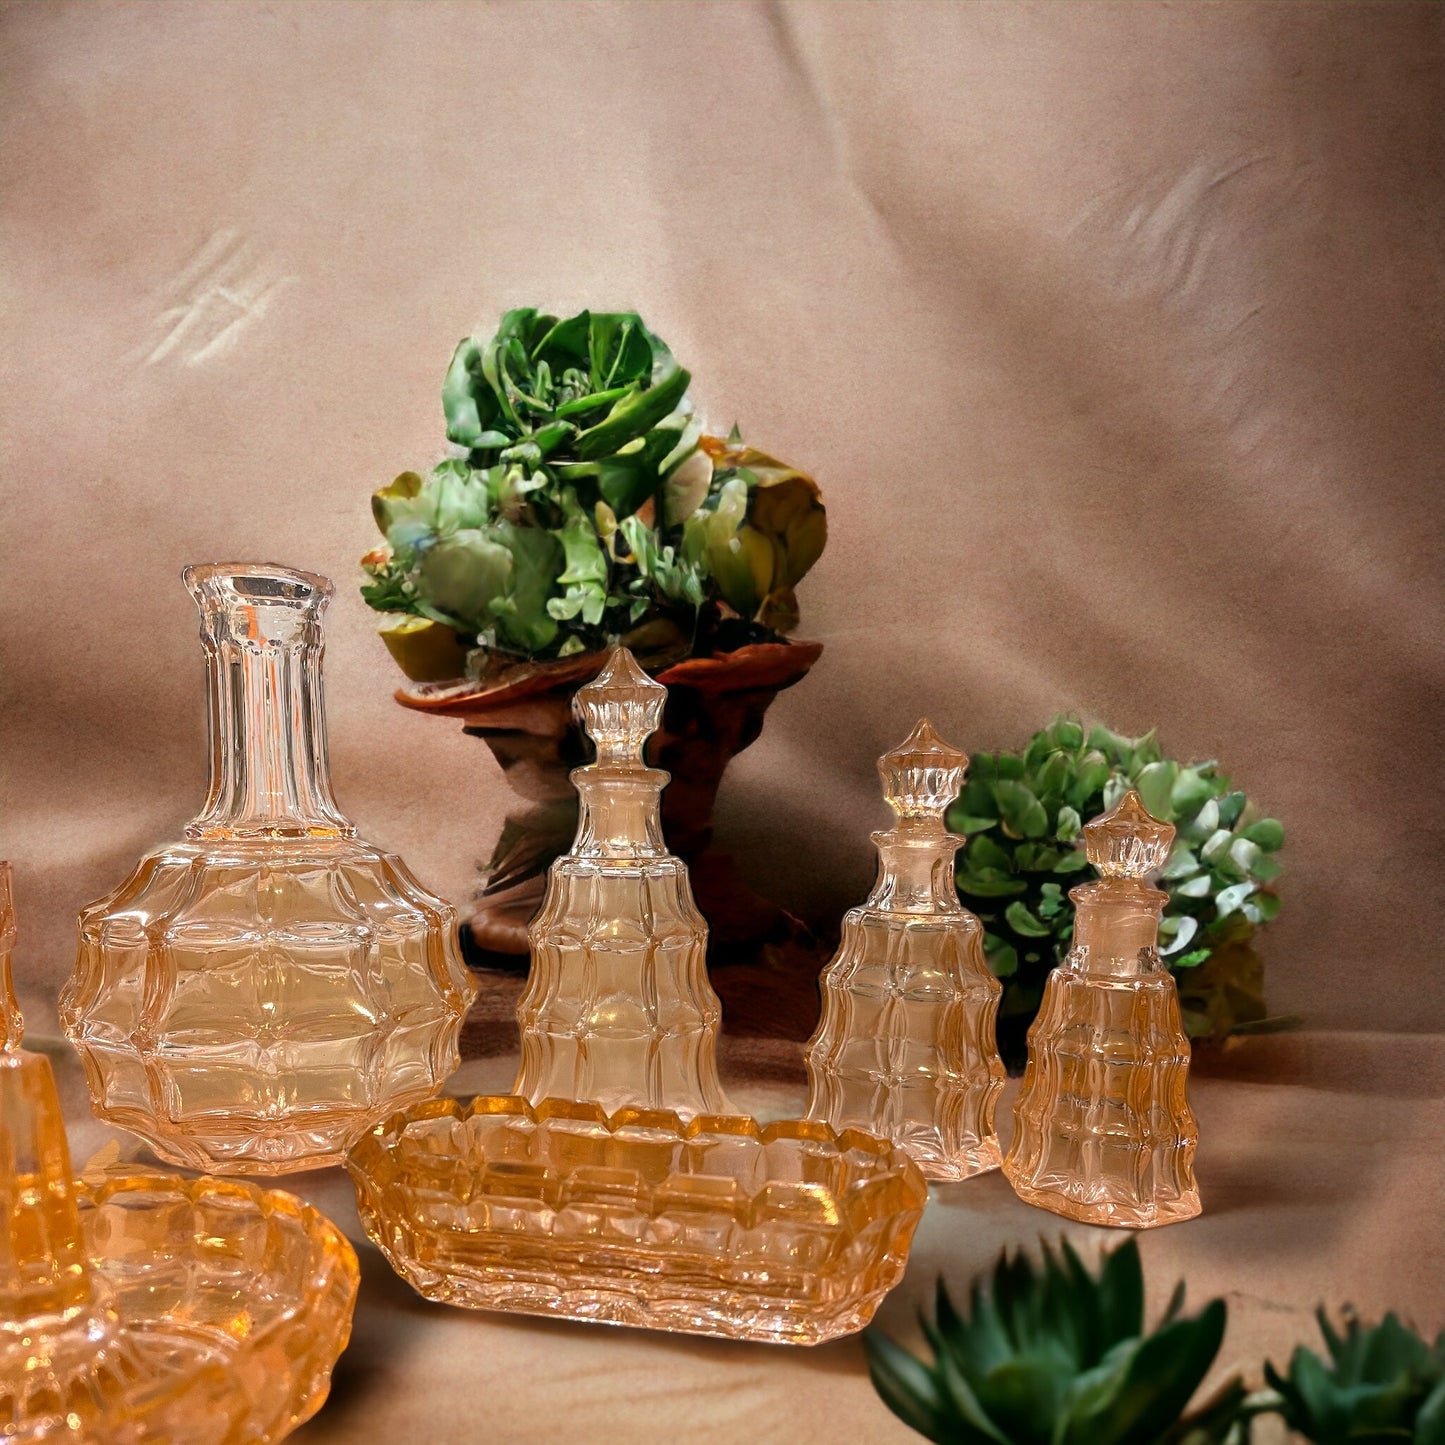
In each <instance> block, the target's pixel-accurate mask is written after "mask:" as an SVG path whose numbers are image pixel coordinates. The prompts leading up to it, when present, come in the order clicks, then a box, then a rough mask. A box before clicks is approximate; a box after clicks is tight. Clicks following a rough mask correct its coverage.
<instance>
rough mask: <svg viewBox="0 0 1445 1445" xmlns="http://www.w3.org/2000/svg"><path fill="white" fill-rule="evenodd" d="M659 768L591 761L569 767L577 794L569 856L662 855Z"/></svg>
mask: <svg viewBox="0 0 1445 1445" xmlns="http://www.w3.org/2000/svg"><path fill="white" fill-rule="evenodd" d="M667 779H668V775H667V774H666V773H665V772H664V771H663V770H662V769H661V768H636V767H632V768H616V767H611V766H608V765H606V764H601V763H594V764H593V765H592V766H591V767H587V768H575V769H574V770H573V772H572V782H573V785H574V786H575V787H576V789H577V797H578V800H579V807H578V815H577V837H576V840H575V841H574V842H573V844H572V856H573V857H574V858H615V859H618V860H624V859H630V858H665V857H666V856H667V844H666V843H665V842H664V841H663V837H662V790H663V788H664V787H665V786H666V784H667Z"/></svg>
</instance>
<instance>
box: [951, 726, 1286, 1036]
mask: <svg viewBox="0 0 1445 1445" xmlns="http://www.w3.org/2000/svg"><path fill="white" fill-rule="evenodd" d="M1130 788H1134V789H1137V790H1138V792H1139V795H1140V797H1142V798H1143V800H1144V805H1145V807H1147V808H1148V809H1149V811H1150V812H1151V813H1152V814H1153V815H1154V816H1155V817H1156V818H1159V819H1161V820H1162V821H1164V822H1169V823H1173V824H1174V826H1175V828H1176V829H1177V830H1178V834H1177V837H1176V839H1175V843H1174V848H1173V851H1172V853H1171V854H1170V857H1169V861H1168V864H1167V866H1166V867H1165V869H1164V872H1163V876H1162V878H1161V880H1160V887H1161V888H1163V889H1164V890H1165V892H1167V893H1168V895H1169V903H1168V906H1167V907H1166V909H1165V912H1164V918H1163V921H1162V923H1161V926H1160V952H1161V954H1162V955H1163V957H1164V960H1165V962H1166V963H1167V964H1168V965H1169V968H1170V970H1171V971H1172V972H1173V973H1174V974H1175V975H1176V977H1177V978H1178V979H1179V984H1180V1001H1181V1004H1182V1006H1183V1010H1184V1022H1185V1027H1186V1028H1187V1029H1188V1031H1189V1033H1190V1034H1191V1035H1192V1036H1194V1037H1215V1038H1222V1037H1224V1036H1225V1035H1227V1034H1229V1033H1231V1032H1235V1031H1237V1030H1239V1029H1240V1028H1241V1027H1242V1026H1249V1025H1257V1024H1259V1023H1261V1022H1263V1021H1264V1020H1265V1019H1266V1010H1265V1006H1264V999H1263V996H1262V988H1261V987H1260V984H1259V973H1260V970H1259V969H1258V967H1257V964H1256V963H1255V961H1254V960H1253V957H1252V955H1251V954H1250V953H1249V952H1248V949H1247V945H1248V943H1249V940H1250V939H1251V938H1252V937H1253V935H1254V931H1255V929H1256V928H1257V927H1258V926H1259V925H1261V924H1263V923H1267V922H1269V920H1270V919H1272V918H1273V917H1274V916H1275V914H1276V913H1277V912H1278V911H1279V898H1278V897H1277V896H1276V895H1275V894H1274V892H1273V891H1272V890H1271V886H1270V885H1272V884H1273V882H1274V880H1275V879H1276V878H1278V876H1279V873H1280V865H1279V862H1278V860H1277V858H1276V857H1275V854H1276V853H1277V852H1278V851H1279V849H1280V848H1281V847H1282V846H1283V844H1284V829H1283V827H1282V826H1281V825H1280V824H1279V823H1278V822H1276V821H1275V820H1274V819H1273V818H1258V817H1256V816H1255V815H1254V812H1253V810H1252V809H1251V807H1250V805H1249V800H1248V798H1246V797H1245V795H1244V794H1243V793H1242V792H1240V791H1239V790H1238V789H1236V788H1234V787H1232V786H1231V784H1230V781H1229V779H1228V777H1226V776H1225V775H1224V774H1223V773H1221V772H1220V771H1219V766H1218V764H1217V763H1213V762H1203V763H1191V764H1185V763H1180V762H1176V761H1175V760H1173V759H1170V758H1166V757H1165V756H1164V754H1163V751H1162V749H1161V748H1160V746H1159V743H1158V741H1157V739H1156V738H1155V736H1154V734H1153V733H1152V732H1151V733H1147V734H1146V735H1145V736H1144V737H1141V738H1128V737H1124V736H1122V735H1121V734H1119V733H1114V732H1110V731H1109V729H1108V728H1104V727H1093V728H1089V729H1086V728H1085V727H1084V726H1083V724H1082V723H1080V722H1078V721H1077V720H1076V719H1074V718H1069V717H1060V718H1056V719H1055V720H1054V721H1053V722H1052V723H1050V724H1049V726H1048V727H1046V728H1045V729H1043V731H1041V732H1038V733H1036V734H1035V735H1034V736H1033V737H1032V738H1031V739H1030V740H1029V743H1028V745H1027V746H1026V747H1025V748H1024V749H1023V751H1022V752H1017V753H1015V752H999V753H977V754H975V755H974V757H973V760H972V762H971V764H970V766H969V776H968V782H967V783H966V784H965V786H964V789H963V792H962V793H961V794H960V795H959V797H958V800H957V801H956V802H955V803H954V805H953V807H952V808H951V809H950V810H949V814H948V823H949V826H950V827H951V828H952V829H953V830H954V831H955V832H957V833H966V834H968V835H970V836H969V841H968V843H967V844H966V846H965V847H964V848H963V849H961V850H960V852H959V855H958V879H957V881H958V890H959V893H960V894H961V896H962V898H963V902H964V905H965V906H966V907H968V908H970V909H972V910H973V911H974V912H975V913H977V914H978V915H979V917H980V919H981V920H982V921H983V924H984V927H985V930H986V936H985V947H986V949H987V951H988V958H989V963H990V965H991V967H992V968H993V971H994V973H995V974H997V975H998V977H999V978H1001V979H1002V980H1003V982H1004V995H1003V1001H1002V1004H1001V1006H1000V1011H999V1038H1000V1044H1001V1046H1002V1047H1003V1049H1004V1053H1005V1057H1006V1059H1008V1060H1009V1061H1010V1062H1013V1063H1017V1062H1019V1061H1020V1060H1021V1055H1022V1049H1023V1038H1024V1034H1025V1032H1026V1030H1027V1028H1028V1025H1029V1024H1030V1023H1031V1022H1032V1020H1033V1017H1034V1015H1035V1013H1036V1012H1037V1011H1038V1006H1039V1001H1040V999H1041V998H1042V996H1043V988H1044V983H1045V981H1046V979H1047V977H1048V973H1049V970H1050V969H1051V968H1053V967H1054V965H1055V964H1056V963H1058V962H1059V961H1060V960H1061V959H1062V958H1063V956H1064V954H1065V953H1066V952H1067V951H1068V948H1069V944H1070V940H1071V939H1072V937H1073V930H1074V906H1073V904H1072V903H1071V902H1070V900H1069V894H1068V890H1069V889H1070V888H1071V887H1073V886H1074V885H1075V884H1078V883H1082V882H1084V881H1086V879H1088V878H1089V877H1091V876H1092V875H1091V874H1090V872H1089V869H1088V861H1087V859H1086V858H1085V856H1084V851H1083V846H1082V842H1081V838H1080V834H1081V832H1082V829H1083V825H1084V823H1085V822H1087V821H1088V820H1089V819H1090V818H1092V817H1096V816H1097V815H1098V814H1100V813H1102V812H1105V811H1107V810H1108V809H1109V808H1112V807H1113V806H1114V804H1115V803H1117V802H1118V801H1119V799H1120V798H1121V797H1123V795H1124V793H1125V792H1126V791H1128V789H1130Z"/></svg>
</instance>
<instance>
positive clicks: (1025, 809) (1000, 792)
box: [993, 778, 1049, 838]
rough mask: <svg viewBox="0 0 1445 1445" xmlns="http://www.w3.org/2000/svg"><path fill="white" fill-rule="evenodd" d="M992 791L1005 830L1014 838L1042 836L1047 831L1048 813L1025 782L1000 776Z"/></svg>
mask: <svg viewBox="0 0 1445 1445" xmlns="http://www.w3.org/2000/svg"><path fill="white" fill-rule="evenodd" d="M993 791H994V796H995V797H996V798H997V799H998V805H999V811H1000V813H1001V814H1002V816H1003V825H1004V831H1005V832H1007V833H1010V834H1012V836H1014V837H1015V838H1042V837H1043V836H1044V835H1045V834H1046V833H1047V832H1048V831H1049V815H1048V813H1047V812H1045V811H1044V805H1043V804H1042V803H1041V802H1039V800H1038V798H1037V797H1036V796H1035V795H1034V792H1033V790H1032V789H1031V788H1030V787H1029V786H1028V785H1027V784H1026V783H1021V782H1015V781H1013V780H1012V779H1009V778H1000V779H999V780H998V782H996V783H995V784H994V785H993Z"/></svg>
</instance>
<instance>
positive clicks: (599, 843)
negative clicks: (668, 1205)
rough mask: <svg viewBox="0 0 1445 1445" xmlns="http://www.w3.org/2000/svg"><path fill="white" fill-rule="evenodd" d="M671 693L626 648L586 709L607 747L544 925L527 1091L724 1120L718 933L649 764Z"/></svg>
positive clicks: (526, 1009)
mask: <svg viewBox="0 0 1445 1445" xmlns="http://www.w3.org/2000/svg"><path fill="white" fill-rule="evenodd" d="M666 697H667V689H666V688H665V687H663V686H661V685H660V684H659V683H656V682H654V681H653V680H652V679H651V678H650V677H648V675H647V674H646V673H645V672H643V670H642V669H641V668H640V667H639V666H638V665H637V661H636V659H635V658H634V657H633V656H632V654H631V653H630V652H629V651H628V650H627V649H626V648H625V647H619V648H617V649H616V650H615V651H614V652H613V654H612V656H611V657H610V658H609V659H608V662H607V665H606V666H605V667H604V668H603V670H602V672H601V673H600V674H599V675H598V676H597V678H596V679H594V680H593V681H592V682H590V683H588V684H587V685H586V686H585V687H582V688H579V689H578V690H577V695H576V701H575V707H576V709H577V714H578V717H579V719H580V720H581V722H582V724H583V726H584V727H585V728H586V730H587V733H588V735H589V736H590V737H591V738H592V740H593V741H594V742H595V743H596V745H597V758H596V761H595V762H593V763H591V764H590V765H589V766H587V767H583V768H576V769H574V770H573V773H572V781H573V783H574V784H575V785H576V788H577V791H578V793H579V794H580V796H581V812H580V815H579V817H578V822H577V837H576V840H575V842H574V843H573V845H572V849H571V851H570V852H568V853H564V854H563V855H562V856H561V857H560V858H558V859H557V860H556V861H555V862H554V863H553V864H552V867H551V870H550V872H549V874H548V878H547V893H546V896H545V898H544V899H543V902H542V908H541V911H540V912H539V913H538V914H537V916H536V918H535V919H534V920H533V921H532V925H531V929H530V936H531V944H532V966H531V971H530V973H529V975H528V979H527V987H526V990H525V992H524V993H523V995H522V998H521V1001H520V1003H519V1004H518V1006H517V1018H518V1021H519V1023H520V1024H521V1029H522V1064H521V1069H520V1071H519V1073H518V1075H517V1082H516V1084H515V1086H514V1089H515V1092H516V1093H518V1094H520V1095H522V1096H523V1097H525V1098H526V1099H528V1100H529V1101H530V1102H531V1103H533V1104H538V1103H540V1102H541V1101H542V1100H543V1099H546V1098H559V1099H574V1100H580V1101H587V1102H595V1103H598V1104H600V1105H601V1106H602V1108H603V1109H604V1110H605V1111H606V1112H607V1113H609V1114H610V1113H613V1112H614V1111H615V1110H617V1109H621V1108H624V1107H628V1106H631V1107H636V1108H642V1109H668V1110H671V1111H673V1112H674V1113H677V1114H679V1115H681V1116H682V1117H684V1118H687V1117H690V1116H692V1115H696V1114H723V1113H727V1112H728V1103H727V1100H726V1098H725V1097H724V1095H723V1091H722V1085H721V1084H720V1083H719V1081H718V1073H717V1034H718V1025H719V1022H720V1019H721V1016H722V1009H721V1005H720V1004H719V1002H718V997H717V994H716V993H714V992H713V987H712V984H711V983H710V982H709V981H708V976H707V964H706V951H707V924H706V923H705V922H704V921H703V917H702V915H701V914H700V913H699V912H698V911H697V906H696V904H694V902H693V899H692V888H691V886H690V884H689V882H688V876H687V865H686V864H684V863H683V862H682V861H681V860H680V859H678V858H676V857H674V856H673V855H672V854H671V853H669V852H668V851H667V845H666V844H665V843H664V842H663V838H662V824H661V819H660V816H659V803H660V798H661V794H662V789H663V787H664V786H665V785H666V783H667V780H668V775H667V774H666V773H665V772H663V771H662V769H660V768H650V767H648V766H647V764H646V763H645V762H644V761H643V757H642V750H643V746H644V745H645V743H646V742H647V739H648V738H649V737H650V736H651V734H652V733H653V732H655V731H656V729H657V725H658V723H659V722H660V721H661V720H662V705H663V702H664V700H665V699H666Z"/></svg>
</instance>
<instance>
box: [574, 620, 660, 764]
mask: <svg viewBox="0 0 1445 1445" xmlns="http://www.w3.org/2000/svg"><path fill="white" fill-rule="evenodd" d="M666 701H667V689H666V688H665V687H663V685H662V684H661V683H659V682H654V681H653V680H652V679H651V678H650V677H648V675H647V674H646V673H645V672H644V671H643V670H642V669H641V668H640V667H639V666H638V665H637V659H636V658H635V657H633V655H632V654H631V652H629V651H628V650H627V648H625V647H615V648H613V649H612V655H611V656H610V657H609V658H608V659H607V664H606V666H605V667H603V669H602V671H601V672H599V673H598V674H597V676H596V677H595V678H594V679H593V680H592V681H591V682H589V683H588V684H587V685H586V687H579V688H578V689H577V695H576V699H575V701H574V703H573V706H574V707H575V708H576V711H577V720H578V722H580V723H581V724H582V726H583V727H584V728H586V729H587V734H588V736H589V737H590V738H591V739H592V741H593V742H594V743H596V744H597V763H596V766H598V767H613V768H624V769H633V770H635V769H639V768H645V767H646V766H647V764H646V763H645V762H644V761H643V758H642V749H643V747H644V745H645V744H646V742H647V740H648V738H650V737H651V736H652V734H653V733H655V732H656V731H657V729H658V725H659V724H660V723H661V722H662V705H663V703H665V702H666Z"/></svg>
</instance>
